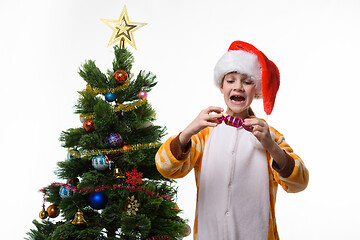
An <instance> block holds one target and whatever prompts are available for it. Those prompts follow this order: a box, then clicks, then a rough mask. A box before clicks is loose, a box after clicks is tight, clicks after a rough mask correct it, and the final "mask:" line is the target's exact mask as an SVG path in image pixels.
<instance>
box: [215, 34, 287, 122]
mask: <svg viewBox="0 0 360 240" xmlns="http://www.w3.org/2000/svg"><path fill="white" fill-rule="evenodd" d="M230 72H238V73H242V74H246V75H248V76H249V77H250V78H251V79H252V80H253V81H254V83H255V85H256V96H257V97H259V98H261V97H262V99H263V104H264V110H265V113H266V114H267V115H270V114H271V112H272V110H273V108H274V103H275V98H276V93H277V91H278V89H279V86H280V73H279V69H278V68H277V67H276V65H275V64H274V63H273V62H272V61H270V60H269V59H268V58H267V57H266V56H265V54H263V53H262V52H261V51H259V50H258V49H257V48H255V47H254V46H253V45H251V44H249V43H246V42H242V41H234V42H233V43H232V44H231V45H230V47H229V50H228V52H226V53H225V54H224V55H223V56H222V57H221V58H220V60H219V61H218V62H217V64H216V66H215V69H214V80H215V84H216V85H217V86H218V87H221V84H222V80H223V78H224V76H225V75H226V74H228V73H230Z"/></svg>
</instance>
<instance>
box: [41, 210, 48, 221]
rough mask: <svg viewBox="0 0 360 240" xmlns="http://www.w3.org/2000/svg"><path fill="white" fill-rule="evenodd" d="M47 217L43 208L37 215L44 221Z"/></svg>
mask: <svg viewBox="0 0 360 240" xmlns="http://www.w3.org/2000/svg"><path fill="white" fill-rule="evenodd" d="M47 217H48V213H47V211H45V208H43V209H42V210H41V212H40V213H39V218H41V219H45V218H47Z"/></svg>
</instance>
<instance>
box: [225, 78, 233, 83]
mask: <svg viewBox="0 0 360 240" xmlns="http://www.w3.org/2000/svg"><path fill="white" fill-rule="evenodd" d="M226 82H227V83H233V82H234V80H232V79H227V80H226Z"/></svg>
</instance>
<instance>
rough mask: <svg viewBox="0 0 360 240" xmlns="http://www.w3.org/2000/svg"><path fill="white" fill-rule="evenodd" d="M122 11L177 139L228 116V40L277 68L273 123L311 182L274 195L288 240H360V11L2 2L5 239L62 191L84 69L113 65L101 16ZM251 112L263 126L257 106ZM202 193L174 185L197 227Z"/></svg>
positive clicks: (333, 3) (161, 115) (337, 2)
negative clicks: (218, 82) (209, 111)
mask: <svg viewBox="0 0 360 240" xmlns="http://www.w3.org/2000/svg"><path fill="white" fill-rule="evenodd" d="M124 4H126V6H127V10H128V13H129V18H130V21H134V22H145V23H148V25H146V26H145V27H143V28H141V29H139V30H138V31H136V32H135V33H134V36H135V41H136V46H137V49H138V50H137V51H135V50H132V51H133V53H134V56H135V65H134V67H133V70H134V71H133V72H134V73H135V74H137V73H138V72H139V70H140V69H144V70H148V71H152V72H153V73H155V74H156V75H157V80H158V85H157V86H156V87H155V88H154V90H153V91H151V92H150V93H149V98H148V99H149V101H150V102H151V103H152V105H153V107H154V108H155V109H156V111H157V118H158V121H157V122H156V124H158V125H163V126H167V128H168V130H167V132H168V134H169V135H175V134H177V133H178V132H179V131H181V130H182V129H183V128H184V127H185V126H186V125H187V124H188V123H189V122H190V121H191V120H192V119H193V118H194V117H195V116H196V115H197V114H198V112H199V111H200V110H201V109H203V108H206V107H207V106H209V105H216V106H221V107H225V106H224V103H223V100H222V96H221V94H220V92H219V90H218V89H216V87H215V86H214V84H213V82H212V71H213V67H214V65H215V63H216V61H217V60H218V59H219V58H220V56H221V55H222V54H223V53H224V52H225V51H226V50H227V48H228V46H229V44H230V43H231V42H232V41H233V40H243V41H247V42H250V43H252V44H254V45H255V46H256V47H258V48H259V49H260V50H262V51H263V52H264V53H265V54H266V55H267V56H268V57H269V58H270V59H271V60H273V61H274V62H275V63H276V64H277V66H278V67H279V69H280V73H281V81H282V82H281V87H280V90H279V93H278V97H277V101H276V104H275V109H274V111H273V113H272V115H271V116H270V117H268V118H267V120H268V122H269V123H270V124H271V125H273V126H274V127H276V128H277V129H278V130H279V131H280V132H282V133H283V134H284V135H285V137H286V139H287V141H288V143H289V144H290V145H291V146H292V147H293V148H294V150H295V152H296V153H298V154H299V155H300V156H301V157H302V158H303V160H304V161H305V163H306V165H307V167H308V169H309V171H310V183H309V186H308V188H307V189H306V190H305V191H304V192H301V193H298V194H286V193H284V191H282V189H279V193H278V201H277V205H276V214H277V221H278V230H279V234H280V237H281V238H282V239H292V240H296V239H314V240H317V239H360V228H359V220H358V218H359V214H360V207H359V203H360V194H359V190H358V183H359V178H358V169H359V167H360V164H359V160H360V159H359V154H358V153H359V151H358V148H357V147H358V146H357V144H356V143H358V142H359V141H358V139H357V138H358V136H359V135H360V131H359V127H358V126H357V125H358V123H357V117H358V116H360V115H359V114H360V112H359V110H358V106H357V104H358V103H359V98H358V94H357V92H358V86H359V85H358V84H357V82H358V81H359V75H358V54H359V53H360V47H359V46H360V44H359V42H360V37H359V34H358V32H359V27H360V26H359V25H360V15H359V14H358V13H359V10H360V2H359V1H356V0H353V1H351V0H303V1H297V0H295V1H287V0H272V1H265V0H263V1H261V0H251V1H240V0H237V1H235V0H233V1H231V0H223V1H215V0H206V1H205V0H198V1H191V0H183V1H174V0H157V1H155V0H154V1H146V0H124V1H115V0H107V1H95V0H77V1H74V0H71V1H70V0H61V1H60V0H33V1H25V0H17V1H16V0H14V1H1V3H0V29H1V30H0V31H1V38H0V69H1V72H0V76H1V95H0V98H1V99H0V104H1V112H2V113H1V118H0V121H1V122H0V136H1V143H0V149H1V155H2V168H1V174H0V178H1V184H2V185H1V186H2V194H1V197H0V203H1V205H0V206H1V208H2V211H1V223H2V224H1V225H0V236H1V238H2V239H22V238H24V237H25V233H26V232H28V231H29V229H30V228H32V227H33V225H32V223H31V221H32V220H33V219H38V220H39V218H38V213H39V212H40V210H41V205H42V194H41V193H39V192H38V190H39V189H40V188H42V187H43V186H47V185H48V184H50V183H51V182H53V181H58V179H56V176H55V175H54V173H53V172H54V170H55V169H56V162H58V161H63V160H64V159H65V158H66V150H65V149H63V148H62V147H61V146H60V142H59V141H58V138H59V135H60V132H61V131H63V130H66V129H68V128H71V127H79V126H81V123H80V121H79V117H78V115H75V114H73V105H74V104H75V103H76V100H77V99H78V93H77V91H79V90H82V89H84V87H85V82H84V81H83V80H82V79H81V78H80V77H79V76H78V74H77V72H78V69H79V66H80V65H81V64H82V63H84V61H85V60H86V59H93V60H96V63H97V65H98V66H99V67H100V68H101V69H102V70H103V71H104V72H105V71H106V69H108V68H111V62H112V59H113V49H112V47H107V44H108V41H109V40H110V36H111V34H112V30H111V29H110V28H109V27H107V26H106V25H105V24H104V23H103V22H102V21H100V18H105V19H114V20H116V19H118V17H119V16H120V13H121V11H122V8H123V6H124ZM254 110H255V112H256V113H257V115H258V116H260V117H265V116H264V113H263V111H262V105H261V101H259V102H256V103H254ZM169 135H168V136H169ZM164 140H165V139H164ZM215 177H221V176H215ZM195 195H196V193H195V185H194V176H193V174H192V173H191V174H189V175H188V176H187V177H186V178H184V179H181V180H180V181H179V194H178V205H179V207H180V208H181V209H183V210H184V212H183V216H184V217H185V218H188V219H189V220H190V225H192V224H193V219H194V204H195V197H196V196H195ZM186 239H191V237H188V238H186Z"/></svg>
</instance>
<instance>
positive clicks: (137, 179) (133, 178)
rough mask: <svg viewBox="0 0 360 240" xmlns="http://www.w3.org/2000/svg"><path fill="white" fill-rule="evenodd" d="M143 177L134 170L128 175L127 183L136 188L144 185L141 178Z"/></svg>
mask: <svg viewBox="0 0 360 240" xmlns="http://www.w3.org/2000/svg"><path fill="white" fill-rule="evenodd" d="M142 176H143V174H142V172H138V171H137V170H136V169H133V170H132V171H131V172H127V173H126V177H127V179H126V180H125V183H127V184H130V185H132V186H136V185H138V184H141V183H142V180H141V177H142Z"/></svg>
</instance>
